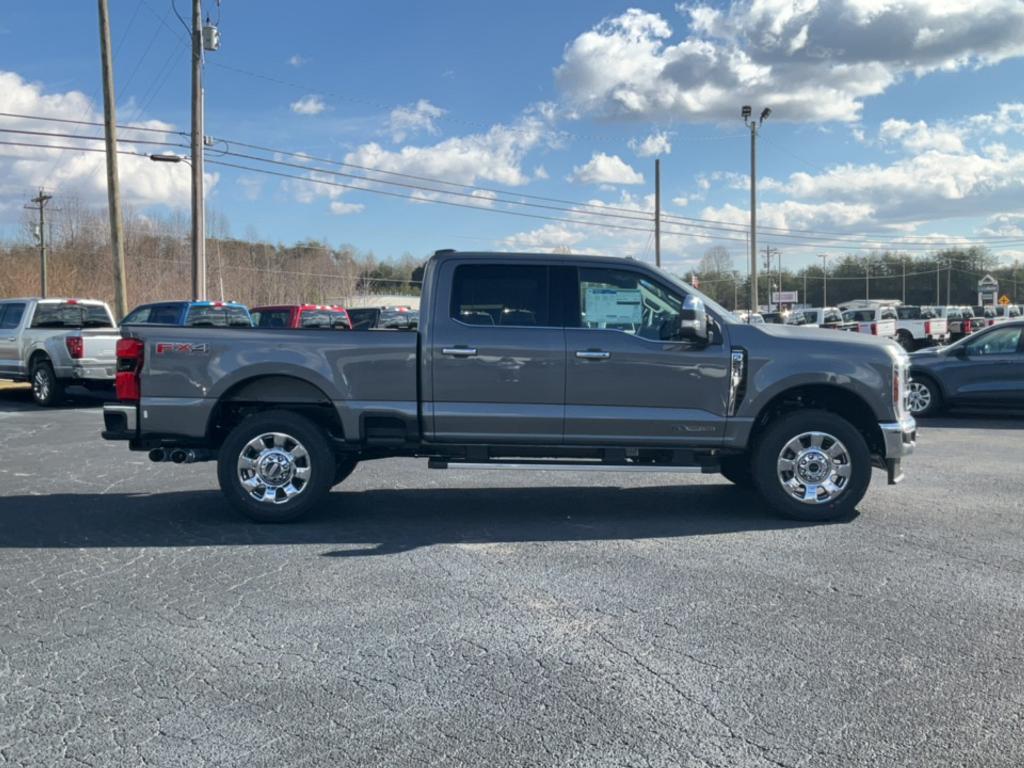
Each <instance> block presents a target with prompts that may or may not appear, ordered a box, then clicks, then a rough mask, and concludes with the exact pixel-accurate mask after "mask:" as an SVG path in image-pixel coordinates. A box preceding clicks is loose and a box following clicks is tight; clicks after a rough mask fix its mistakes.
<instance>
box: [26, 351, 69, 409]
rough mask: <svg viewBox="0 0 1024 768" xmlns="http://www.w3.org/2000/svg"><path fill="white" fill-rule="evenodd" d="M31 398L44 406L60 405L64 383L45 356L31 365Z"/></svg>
mask: <svg viewBox="0 0 1024 768" xmlns="http://www.w3.org/2000/svg"><path fill="white" fill-rule="evenodd" d="M32 399H33V400H35V403H36V405H40V406H42V407H44V408H49V407H51V406H54V405H60V403H61V401H62V400H63V399H64V384H63V383H62V382H61V380H60V379H58V378H57V374H56V373H54V372H53V365H52V364H51V363H50V361H49V360H46V359H45V358H44V359H41V360H37V361H36V362H35V363H34V364H33V365H32Z"/></svg>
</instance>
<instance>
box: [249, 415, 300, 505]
mask: <svg viewBox="0 0 1024 768" xmlns="http://www.w3.org/2000/svg"><path fill="white" fill-rule="evenodd" d="M311 474H312V467H311V465H310V460H309V453H308V452H307V451H306V449H305V447H303V445H302V443H300V442H299V441H298V440H296V439H295V438H294V437H292V436H291V435H286V434H284V433H283V432H266V433H264V434H262V435H260V436H259V437H254V438H253V439H252V440H250V441H249V442H248V443H246V445H245V447H244V448H243V449H242V451H241V453H239V454H238V480H239V482H240V483H241V484H242V488H244V489H245V492H246V493H247V494H249V496H251V497H252V498H253V499H255V500H256V501H262V502H264V503H266V504H283V503H285V502H286V501H291V500H292V499H294V498H295V497H296V496H298V495H299V494H300V493H302V492H303V491H304V490H305V489H306V486H307V485H308V484H309V477H310V475H311Z"/></svg>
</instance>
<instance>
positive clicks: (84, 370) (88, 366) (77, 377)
mask: <svg viewBox="0 0 1024 768" xmlns="http://www.w3.org/2000/svg"><path fill="white" fill-rule="evenodd" d="M115 368H116V366H115V364H114V363H99V362H97V363H83V364H74V365H62V366H59V367H58V368H56V369H55V370H54V373H55V374H57V378H59V379H70V380H71V381H113V380H114V374H115Z"/></svg>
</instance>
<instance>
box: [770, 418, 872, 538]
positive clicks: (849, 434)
mask: <svg viewBox="0 0 1024 768" xmlns="http://www.w3.org/2000/svg"><path fill="white" fill-rule="evenodd" d="M807 433H824V434H825V435H827V436H828V438H831V441H838V442H839V443H840V444H841V445H840V446H838V447H837V448H836V450H838V449H839V448H843V447H845V451H843V453H842V457H836V458H835V459H832V460H830V459H828V458H827V457H826V456H827V452H828V451H829V449H830V448H831V447H833V446H835V443H834V442H831V441H830V440H829V439H828V438H826V439H825V440H824V442H823V444H822V445H821V446H819V449H820V450H815V449H814V447H813V445H811V444H810V443H808V444H807V445H806V446H805V447H804V449H803V450H806V451H807V453H806V454H804V457H805V458H806V459H807V461H808V464H807V466H806V469H807V470H809V471H810V472H811V473H812V474H813V473H816V472H819V471H820V472H822V473H825V475H826V476H825V477H824V479H823V480H822V481H821V482H817V483H807V484H801V482H800V480H801V478H800V476H798V474H797V473H796V472H795V471H794V472H792V473H788V475H789V476H788V478H787V480H788V481H789V482H791V483H793V487H792V489H791V490H787V488H785V487H784V486H783V473H784V470H783V469H782V467H781V462H782V459H783V457H784V456H788V457H790V458H796V457H797V456H799V455H800V454H794V453H793V452H791V451H790V449H789V446H790V445H791V444H792V443H793V441H795V440H796V438H798V437H800V436H803V435H806V434H807ZM819 456H820V457H822V458H824V459H825V461H824V462H820V461H818V457H819ZM842 459H844V460H842ZM841 460H842V461H841ZM837 462H840V463H837ZM797 463H798V462H796V461H794V463H793V466H794V468H795V466H796V464H797ZM819 467H820V469H819ZM843 468H845V470H844V469H843ZM752 469H753V475H754V484H755V486H756V487H757V490H758V491H760V493H761V495H762V496H763V497H764V499H765V501H767V502H768V505H769V506H770V507H771V508H772V509H774V510H775V511H776V512H778V513H779V514H781V515H783V516H784V517H789V518H792V519H794V520H804V521H810V522H825V521H829V520H837V519H842V518H847V517H850V516H851V515H852V514H853V513H854V511H855V509H856V507H857V504H859V503H860V501H861V499H863V498H864V494H865V493H867V490H868V485H869V484H870V483H871V455H870V452H869V450H868V446H867V442H866V441H865V439H864V436H863V435H861V433H860V432H858V431H857V429H855V428H854V426H853V425H852V424H850V423H849V422H848V421H846V419H844V418H842V417H841V416H838V415H836V414H834V413H831V412H829V411H819V410H806V411H794V412H792V413H787V414H784V415H783V416H780V417H779V418H778V419H776V420H775V421H773V422H771V423H770V424H769V425H768V427H767V429H766V430H765V432H764V433H763V434H762V435H761V436H760V437H759V438H758V441H757V446H756V448H755V449H754V457H753V464H752ZM837 469H839V470H840V471H845V472H846V473H847V474H846V477H845V478H838V475H836V474H834V472H835V471H836V470H837ZM837 478H838V479H837ZM825 480H827V481H828V482H825ZM840 481H841V482H840ZM830 488H833V489H835V488H838V490H837V491H836V492H834V493H831V494H830ZM801 489H803V490H802V491H801ZM808 489H812V492H814V489H816V491H817V492H816V493H815V498H816V499H820V500H817V501H814V502H805V501H802V500H800V499H798V498H797V497H796V496H795V495H794V493H795V492H802V493H806V492H807V491H808ZM830 495H831V498H829V496H830Z"/></svg>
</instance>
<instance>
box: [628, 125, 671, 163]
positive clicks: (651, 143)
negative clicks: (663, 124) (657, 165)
mask: <svg viewBox="0 0 1024 768" xmlns="http://www.w3.org/2000/svg"><path fill="white" fill-rule="evenodd" d="M669 138H670V137H669V134H668V133H665V132H664V131H661V132H659V133H652V134H651V135H650V136H648V137H647V138H645V139H643V140H638V139H630V140H629V148H630V149H632V150H633V152H635V153H636V155H637V157H658V156H664V155H668V154H671V153H672V142H671V141H670V140H669Z"/></svg>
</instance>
